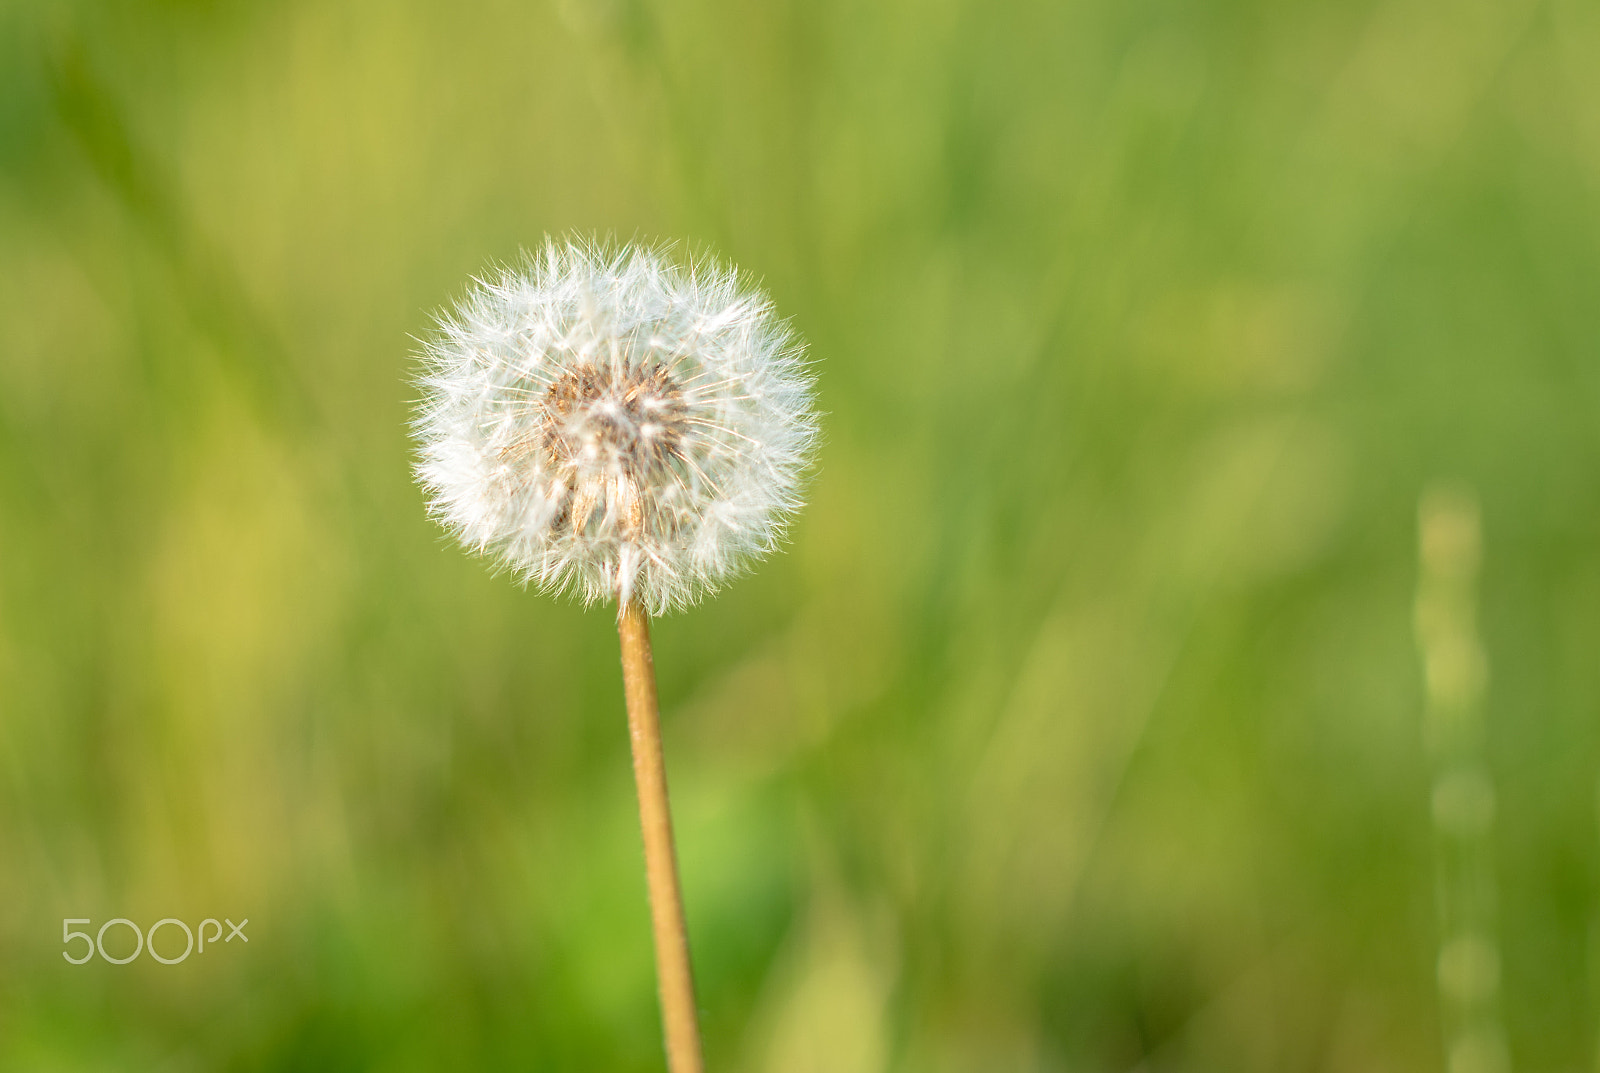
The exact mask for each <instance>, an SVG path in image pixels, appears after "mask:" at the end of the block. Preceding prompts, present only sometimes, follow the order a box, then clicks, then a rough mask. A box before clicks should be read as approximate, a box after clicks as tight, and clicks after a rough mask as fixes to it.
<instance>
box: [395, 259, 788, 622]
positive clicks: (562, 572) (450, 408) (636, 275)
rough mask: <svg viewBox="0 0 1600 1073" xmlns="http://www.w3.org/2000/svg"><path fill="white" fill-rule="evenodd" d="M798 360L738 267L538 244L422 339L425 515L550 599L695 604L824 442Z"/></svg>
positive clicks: (765, 542) (776, 515)
mask: <svg viewBox="0 0 1600 1073" xmlns="http://www.w3.org/2000/svg"><path fill="white" fill-rule="evenodd" d="M802 350H803V347H802V344H801V343H800V341H799V340H798V339H797V338H796V337H795V335H794V334H793V333H792V332H791V331H790V329H789V328H788V326H787V325H786V324H785V323H784V322H783V321H782V320H780V319H778V317H777V316H776V314H775V313H774V312H773V309H772V304H771V302H770V300H769V299H768V298H767V296H766V295H765V294H763V293H761V292H760V291H758V290H755V289H752V288H750V287H748V286H747V285H746V284H745V283H744V281H743V280H742V279H741V277H740V276H739V274H738V273H737V272H736V271H735V270H734V269H733V268H731V267H728V266H725V265H721V264H717V263H714V262H701V263H696V264H692V265H689V266H687V267H684V266H679V265H677V264H675V263H674V262H672V261H671V260H670V259H669V258H668V257H667V256H666V254H665V253H664V252H663V251H662V250H661V249H658V248H652V247H638V246H620V247H608V246H604V245H601V244H597V243H589V242H584V241H578V240H563V241H557V240H547V241H546V243H545V245H544V247H543V249H541V250H540V251H539V252H538V253H537V254H534V255H532V256H529V257H527V258H525V260H524V263H523V264H522V265H520V266H519V267H516V268H512V269H506V270H504V271H502V272H500V273H499V274H498V275H497V276H496V277H494V278H490V279H483V280H478V281H476V284H475V286H473V287H472V288H471V290H470V291H469V293H468V294H467V295H466V297H465V298H464V299H463V300H462V301H461V302H460V303H459V304H458V305H457V307H456V308H455V310H454V311H453V312H452V313H449V314H446V315H444V316H442V317H441V318H440V322H439V330H438V332H437V333H436V334H435V336H434V337H433V338H432V339H431V340H429V341H428V342H427V343H426V344H425V350H424V360H425V362H426V366H425V370H424V372H423V375H422V376H421V377H420V379H419V386H421V387H422V389H423V390H424V392H425V398H424V399H423V401H422V402H421V403H420V405H419V408H418V413H417V417H416V419H415V421H414V422H413V429H414V431H415V434H416V438H417V441H418V446H419V458H418V461H417V464H416V474H417V478H418V480H419V481H420V482H421V484H422V486H423V488H424V489H425V491H426V492H427V494H428V501H429V502H428V506H429V510H430V511H431V513H433V514H434V516H436V517H437V518H438V519H439V520H440V521H441V522H442V523H443V524H444V525H445V526H446V527H447V528H448V529H450V530H451V531H452V532H453V533H455V534H456V535H457V536H458V537H459V538H460V539H461V541H462V542H463V543H464V544H466V545H467V546H468V547H470V548H472V549H473V550H475V551H479V552H484V553H490V554H493V555H495V556H496V557H497V558H498V559H499V560H500V561H501V562H502V563H503V564H505V565H506V566H507V567H509V568H510V569H512V570H514V571H515V572H516V573H517V574H518V575H519V576H521V577H522V578H523V579H524V580H526V581H528V582H532V583H533V584H535V585H537V586H538V587H539V588H541V589H544V590H547V591H552V592H571V593H574V594H576V595H578V596H580V597H582V598H583V600H584V601H585V602H592V601H595V600H605V599H610V598H618V599H619V606H620V604H624V603H626V602H627V601H629V600H635V601H637V602H638V603H639V604H640V605H642V606H643V608H644V609H645V610H646V611H647V612H649V613H650V614H652V615H659V614H662V613H663V612H665V611H668V610H673V609H678V608H683V607H687V606H688V605H690V604H692V603H694V602H696V601H697V600H699V599H700V598H702V597H703V596H706V595H707V594H709V593H711V592H714V591H715V590H716V589H717V588H719V587H720V586H721V585H722V584H723V583H724V582H726V581H727V580H729V579H730V578H731V577H733V576H735V575H737V574H738V573H739V572H740V571H741V570H742V569H743V568H744V567H746V566H747V565H748V564H749V563H750V562H751V561H753V560H754V559H755V558H757V557H759V556H761V555H763V554H765V553H767V552H769V551H771V550H772V549H773V548H774V547H775V546H776V544H777V543H778V541H779V539H780V538H781V537H782V535H783V531H784V527H785V525H786V524H787V522H788V520H789V518H790V517H791V516H792V515H793V513H794V512H795V511H796V510H797V509H798V508H799V506H800V497H799V492H800V484H801V478H802V476H803V475H804V473H805V471H806V469H807V467H808V466H809V464H810V459H811V455H812V451H813V448H814V446H815V444H816V441H817V435H818V429H817V414H816V411H815V409H814V407H813V403H812V391H813V388H812V380H811V378H810V376H809V375H808V373H807V372H806V369H805V365H804V363H803V361H802Z"/></svg>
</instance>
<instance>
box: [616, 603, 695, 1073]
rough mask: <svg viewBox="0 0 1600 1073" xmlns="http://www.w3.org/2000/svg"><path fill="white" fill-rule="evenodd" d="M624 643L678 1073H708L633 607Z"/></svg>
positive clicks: (656, 715)
mask: <svg viewBox="0 0 1600 1073" xmlns="http://www.w3.org/2000/svg"><path fill="white" fill-rule="evenodd" d="M617 633H618V635H619V636H620V637H621V639H622V684H623V688H624V689H625V690H626V692H627V696H628V736H629V737H630V738H631V739H632V742H633V778H634V782H635V784H636V785H637V787H638V790H639V826H640V827H641V828H642V829H643V831H644V871H645V878H646V880H647V881H648V883H649V886H650V922H651V925H652V926H653V927H654V929H655V937H656V978H657V981H658V982H659V984H660V987H661V1021H662V1024H663V1026H664V1027H665V1030H666V1038H667V1068H668V1069H669V1070H670V1071H671V1073H703V1070H704V1068H705V1067H704V1065H703V1063H702V1060H701V1057H700V1028H699V1025H698V1023H697V1021H696V1014H695V1005H694V975H693V973H692V972H691V970H690V967H689V930H688V928H687V927H686V926H685V924H684V919H683V893H682V890H681V889H680V887H679V885H678V856H677V852H676V851H675V850H674V849H673V844H672V811H671V809H670V808H669V806H668V804H667V767H666V761H665V760H664V758H663V756H662V752H661V709H660V705H659V703H658V702H657V700H656V665H655V660H654V659H653V658H652V656H651V654H650V620H649V617H648V616H647V615H646V614H645V612H644V608H642V607H640V606H639V605H638V604H637V603H635V602H633V601H629V602H628V604H627V605H626V606H625V607H624V608H623V609H622V614H621V616H620V617H619V618H618V619H617Z"/></svg>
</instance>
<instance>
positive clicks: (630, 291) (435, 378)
mask: <svg viewBox="0 0 1600 1073" xmlns="http://www.w3.org/2000/svg"><path fill="white" fill-rule="evenodd" d="M426 359H427V371H426V373H425V374H424V376H423V378H422V386H423V387H424V389H425V390H426V392H427V398H426V399H425V400H424V402H423V404H422V406H421V409H420V412H419V414H418V417H417V419H416V421H415V423H414V428H415V432H416V435H417V439H418V441H419V444H420V459H419V461H418V463H417V467H416V471H417V477H418V479H419V480H420V481H421V482H422V485H423V487H424V488H425V489H426V490H427V492H428V506H429V510H430V511H431V512H432V513H433V514H434V515H435V516H436V517H437V518H438V519H439V520H440V521H442V522H443V523H444V524H445V526H447V527H448V528H449V529H450V530H451V531H453V532H454V533H455V534H456V535H457V536H458V537H459V538H460V539H461V541H462V543H463V544H465V545H466V546H467V547H468V548H469V549H471V550H473V551H476V552H481V553H485V554H493V555H495V556H496V557H497V558H498V559H499V560H500V562H501V563H502V564H503V565H505V566H507V567H509V568H510V569H512V570H514V571H515V572H516V573H517V574H518V575H520V576H521V577H522V578H523V579H524V580H525V581H528V582H532V583H534V584H535V585H537V586H538V587H539V588H541V589H543V590H547V591H551V592H572V593H576V594H577V595H579V596H581V597H582V598H583V599H584V600H585V601H586V602H594V601H597V600H608V599H615V600H616V601H617V608H618V615H617V628H618V634H619V637H620V640H621V644H622V671H623V685H624V688H625V691H626V695H627V703H628V724H629V730H630V739H631V742H632V747H633V768H634V779H635V782H636V785H637V787H638V792H639V821H640V825H641V827H642V829H643V833H644V848H645V873H646V878H647V880H648V882H649V887H650V903H651V918H652V924H653V928H654V932H655V942H656V971H657V975H658V978H659V982H660V989H661V1007H662V1020H663V1022H664V1026H665V1030H666V1046H667V1057H668V1064H669V1066H670V1068H671V1070H672V1073H700V1071H701V1069H702V1062H701V1055H700V1038H699V1030H698V1028H697V1025H696V1014H695V1003H694V982H693V978H692V974H691V972H690V966H689V940H688V931H687V929H686V927H685V925H684V917H683V898H682V893H681V891H680V889H679V883H678V871H677V860H676V854H675V851H674V849H673V842H672V815H671V811H670V809H669V808H668V803H667V783H666V765H665V761H664V760H663V757H662V752H661V725H660V712H659V708H658V704H657V700H656V685H655V667H654V663H653V660H652V657H651V652H650V629H649V615H652V614H657V615H658V614H662V613H663V612H666V611H669V610H673V609H677V608H683V607H687V606H688V605H690V604H692V603H694V602H696V601H698V600H699V599H701V598H702V597H704V596H706V595H707V594H709V593H711V592H714V591H716V590H717V589H718V588H719V587H721V585H722V584H723V583H724V582H726V581H728V580H729V579H730V578H732V577H734V576H735V575H737V574H738V573H739V572H740V571H741V570H743V569H744V568H745V567H746V566H748V565H749V564H750V563H751V562H753V561H754V560H755V559H757V558H759V557H760V556H762V555H764V554H766V553H767V552H770V551H771V550H772V549H773V548H774V547H775V546H776V544H777V543H778V541H779V539H780V538H781V537H782V535H783V531H784V526H785V525H786V523H787V522H788V520H789V518H790V517H791V516H792V515H793V513H794V512H795V510H797V509H798V508H799V506H800V498H799V489H800V478H801V476H802V474H803V473H804V471H805V469H806V467H807V465H808V463H809V460H810V455H811V451H812V448H813V447H814V445H815V443H816V439H817V417H816V413H815V411H814V410H813V408H812V403H811V381H810V378H809V377H808V376H807V375H806V373H805V370H804V367H803V365H802V364H801V360H800V344H799V342H798V341H797V340H796V339H795V337H794V336H793V335H792V334H791V333H790V331H789V330H788V328H787V327H786V326H785V325H784V324H783V322H782V321H780V320H778V319H777V317H776V316H775V315H774V314H773V311H772V307H771V304H770V302H768V300H767V298H766V296H765V295H763V294H761V293H759V292H757V291H754V290H750V289H748V288H746V287H745V286H744V285H743V284H742V282H741V281H740V279H739V276H738V274H737V273H736V272H734V271H733V270H732V269H730V268H727V267H723V266H720V265H716V264H710V263H702V264H700V265H698V266H693V267H690V268H680V267H678V266H676V265H674V264H672V263H671V262H669V261H668V260H667V258H666V257H665V256H664V255H663V253H662V252H661V251H660V250H656V249H649V248H637V247H620V248H608V247H603V246H600V245H596V244H586V243H582V242H572V241H568V242H555V241H549V242H546V244H545V246H544V248H543V250H541V251H540V252H539V254H538V255H536V256H534V257H532V258H530V259H529V260H528V261H527V263H526V264H525V265H524V266H523V267H521V268H519V269H514V270H508V271H505V272H502V273H500V274H499V275H498V276H497V277H495V278H493V279H490V280H483V281H479V282H478V284H477V286H476V287H475V288H474V289H473V290H472V291H471V292H470V293H469V294H468V295H467V297H466V298H465V300H463V301H462V303H461V304H460V305H459V306H458V307H457V309H456V310H455V312H454V313H453V314H451V315H449V316H446V317H445V318H443V320H442V321H441V324H440V331H439V333H438V335H437V337H436V338H435V339H434V340H433V341H432V342H431V343H429V344H428V346H427V351H426Z"/></svg>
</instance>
